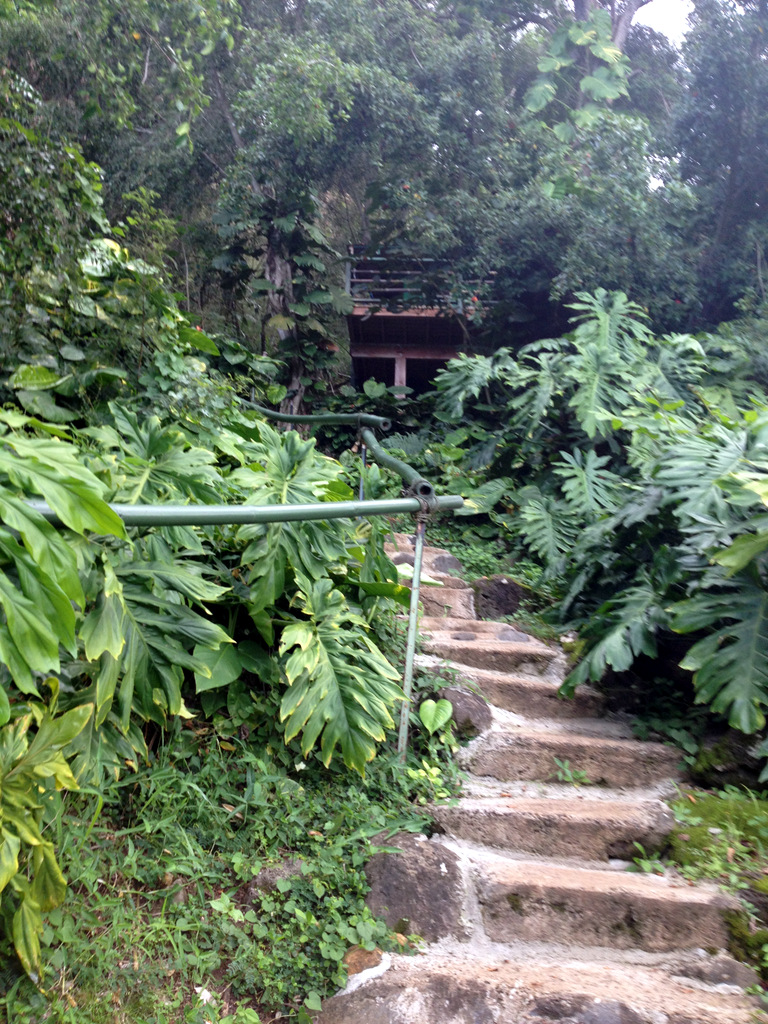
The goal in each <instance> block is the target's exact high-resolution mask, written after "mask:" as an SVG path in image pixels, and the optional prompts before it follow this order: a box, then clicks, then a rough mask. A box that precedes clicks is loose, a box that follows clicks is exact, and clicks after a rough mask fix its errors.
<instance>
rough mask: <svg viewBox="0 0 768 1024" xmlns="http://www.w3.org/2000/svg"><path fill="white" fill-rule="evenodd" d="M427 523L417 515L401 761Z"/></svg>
mask: <svg viewBox="0 0 768 1024" xmlns="http://www.w3.org/2000/svg"><path fill="white" fill-rule="evenodd" d="M426 529H427V524H426V522H425V521H424V517H423V516H422V515H419V518H418V520H417V524H416V548H415V551H414V555H413V583H412V586H411V604H410V608H409V611H408V639H407V641H406V646H405V671H404V672H403V697H404V700H403V703H402V705H401V706H400V729H399V731H398V734H397V753H398V755H399V757H400V760H401V761H405V752H406V750H407V748H408V717H409V715H410V713H411V700H412V694H413V659H414V656H415V654H416V632H417V630H418V625H419V582H420V580H421V563H422V559H423V557H424V535H425V533H426Z"/></svg>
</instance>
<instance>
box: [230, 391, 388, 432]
mask: <svg viewBox="0 0 768 1024" xmlns="http://www.w3.org/2000/svg"><path fill="white" fill-rule="evenodd" d="M240 402H241V403H242V404H243V405H244V406H246V407H247V408H248V409H255V410H256V412H260V413H261V414H262V416H266V417H267V419H270V420H275V421H276V422H277V423H302V424H305V425H308V426H310V425H311V426H318V427H320V426H322V425H323V424H327V425H328V426H331V425H333V424H336V425H337V426H346V427H378V428H379V430H389V429H390V428H391V426H392V420H388V419H387V418H386V416H373V415H371V414H370V413H366V412H326V413H322V414H318V415H312V416H298V415H296V414H294V413H292V412H278V411H277V410H276V409H267V408H266V407H265V406H263V405H258V404H257V403H256V402H250V401H248V399H247V398H241V399H240Z"/></svg>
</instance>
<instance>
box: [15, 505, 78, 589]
mask: <svg viewBox="0 0 768 1024" xmlns="http://www.w3.org/2000/svg"><path fill="white" fill-rule="evenodd" d="M0 520H1V521H2V522H3V523H5V524H6V525H7V526H9V527H11V529H13V530H17V531H18V533H19V534H20V535H21V539H22V540H23V542H24V546H25V547H26V548H27V549H28V550H29V552H30V554H31V555H32V557H33V558H34V560H35V561H36V562H37V563H38V564H39V566H40V567H41V568H42V569H43V571H44V572H45V573H47V575H48V576H50V577H51V579H52V580H55V582H56V583H57V584H58V586H60V587H61V589H62V591H63V592H64V593H65V594H66V595H67V597H68V598H69V599H70V600H71V601H74V602H75V603H76V604H78V605H79V606H80V607H81V608H82V607H83V605H84V604H85V598H84V596H83V588H82V585H81V583H80V577H79V575H78V571H77V558H76V556H75V553H74V551H73V550H72V547H71V545H68V544H67V543H66V541H65V540H64V539H63V538H62V536H61V533H60V531H59V530H57V529H56V528H55V527H53V526H52V525H51V524H50V523H48V522H47V521H46V520H45V519H44V518H43V517H42V516H41V515H40V513H39V512H36V511H35V510H34V509H32V508H30V507H29V505H27V504H26V502H24V501H21V500H20V499H18V498H14V497H12V496H11V495H9V494H7V493H5V492H4V491H0Z"/></svg>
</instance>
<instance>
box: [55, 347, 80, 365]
mask: <svg viewBox="0 0 768 1024" xmlns="http://www.w3.org/2000/svg"><path fill="white" fill-rule="evenodd" d="M59 355H60V356H61V358H62V359H66V360H67V362H70V363H81V362H82V361H83V360H84V359H85V352H83V350H82V349H81V348H77V347H76V346H75V345H62V346H61V348H60V349H59Z"/></svg>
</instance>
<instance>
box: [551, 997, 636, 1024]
mask: <svg viewBox="0 0 768 1024" xmlns="http://www.w3.org/2000/svg"><path fill="white" fill-rule="evenodd" d="M531 1016H532V1018H533V1019H534V1020H535V1021H536V1022H537V1024H646V1020H645V1019H644V1018H643V1017H640V1016H639V1015H638V1014H637V1013H635V1011H634V1010H631V1009H630V1008H629V1007H628V1006H626V1005H625V1004H624V1003H618V1002H616V1001H615V1000H607V1001H602V1000H599V999H592V998H591V997H590V996H582V995H556V996H542V997H540V998H539V999H537V1000H536V1001H535V1003H534V1007H533V1010H532V1012H531Z"/></svg>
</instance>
